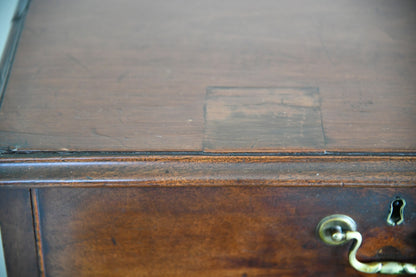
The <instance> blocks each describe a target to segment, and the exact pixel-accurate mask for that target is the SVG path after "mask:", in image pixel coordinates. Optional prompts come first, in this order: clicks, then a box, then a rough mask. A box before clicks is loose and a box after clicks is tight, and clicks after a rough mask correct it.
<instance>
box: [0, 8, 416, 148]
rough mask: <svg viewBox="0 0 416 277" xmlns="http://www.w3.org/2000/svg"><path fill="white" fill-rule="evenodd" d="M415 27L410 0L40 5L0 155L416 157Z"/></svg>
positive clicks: (21, 56)
mask: <svg viewBox="0 0 416 277" xmlns="http://www.w3.org/2000/svg"><path fill="white" fill-rule="evenodd" d="M305 2H307V1H305ZM415 27H416V2H414V1H401V0H400V1H358V0H357V1H331V0H319V1H311V2H307V3H301V2H300V1H275V0H257V1H241V0H238V1H237V0H229V1H224V0H212V1H197V0H192V1H191V0H189V1H187V0H172V1H154V0H152V1H128V0H121V1H117V3H115V2H114V1H108V0H106V1H102V0H100V1H98V0H72V1H63V0H34V1H32V4H31V6H30V8H29V13H28V15H27V19H26V23H25V27H24V30H23V32H22V37H21V40H20V45H19V47H18V50H17V53H16V58H15V62H14V65H13V69H12V73H11V76H10V80H9V83H8V88H7V90H6V93H5V96H4V99H3V103H2V106H1V108H0V148H1V149H2V150H7V149H9V150H51V151H63V150H74V151H206V152H215V151H235V152H248V151H249V152H252V151H254V152H256V151H257V152H268V151H273V152H282V151H283V152H286V151H324V150H328V151H376V152H383V151H399V152H400V151H415V150H416V139H415V137H416V108H415V107H416V78H415V77H416V28H415Z"/></svg>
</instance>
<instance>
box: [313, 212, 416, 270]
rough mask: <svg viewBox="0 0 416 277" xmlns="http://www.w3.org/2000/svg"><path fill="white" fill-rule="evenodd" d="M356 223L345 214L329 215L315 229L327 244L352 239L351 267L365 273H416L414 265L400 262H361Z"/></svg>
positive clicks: (341, 242)
mask: <svg viewBox="0 0 416 277" xmlns="http://www.w3.org/2000/svg"><path fill="white" fill-rule="evenodd" d="M356 229H357V224H356V223H355V221H354V220H353V219H352V218H351V217H349V216H346V215H338V214H335V215H330V216H327V217H325V218H323V219H322V220H321V221H320V222H319V224H318V226H317V227H316V231H317V234H318V236H319V237H320V238H321V240H322V241H324V242H325V243H327V244H329V245H340V244H344V243H346V242H348V241H353V244H352V245H351V249H350V252H349V254H348V259H349V262H350V264H351V266H352V267H353V268H355V269H356V270H358V271H361V272H365V273H382V274H416V265H415V264H410V263H400V262H390V261H388V262H372V263H363V262H360V261H359V260H358V259H357V256H356V255H357V251H358V248H360V246H361V243H362V236H361V234H360V233H359V232H357V230H356Z"/></svg>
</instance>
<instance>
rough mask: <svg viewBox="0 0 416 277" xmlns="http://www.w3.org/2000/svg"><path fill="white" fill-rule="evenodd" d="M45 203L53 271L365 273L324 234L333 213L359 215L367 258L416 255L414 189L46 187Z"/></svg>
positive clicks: (68, 273)
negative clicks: (392, 216)
mask: <svg viewBox="0 0 416 277" xmlns="http://www.w3.org/2000/svg"><path fill="white" fill-rule="evenodd" d="M397 194H402V195H405V197H406V200H407V201H408V203H409V209H408V210H407V218H406V222H405V224H403V225H402V226H401V227H400V228H392V227H389V226H387V225H386V224H385V221H384V220H385V218H384V217H385V216H386V215H387V214H386V207H388V205H389V203H390V199H391V198H392V197H394V196H395V195H397ZM39 200H40V203H41V206H42V210H43V214H44V216H43V217H42V219H41V224H42V228H43V230H44V232H43V240H44V243H45V245H46V246H47V249H48V252H47V253H46V256H45V262H46V268H47V275H50V276H56V275H59V276H74V275H77V276H88V275H100V276H137V275H148V276H166V275H170V276H184V275H189V276H214V275H215V276H225V275H235V276H239V275H242V274H244V273H246V274H247V275H248V276H267V275H275V276H364V275H363V274H360V273H357V272H356V271H354V270H353V269H352V268H350V267H349V265H348V260H347V251H348V246H340V247H330V246H327V245H324V244H323V243H321V242H320V241H319V240H318V239H317V238H316V237H315V234H314V232H315V227H316V224H317V223H318V222H319V220H320V219H321V218H322V217H324V216H326V215H328V214H332V213H346V214H348V215H350V216H351V217H353V218H354V219H355V220H356V221H357V223H358V228H359V231H360V232H362V234H363V236H364V243H363V246H362V248H361V250H360V252H359V258H360V259H363V260H369V259H370V260H371V259H372V260H374V259H377V258H380V255H378V254H377V253H378V252H379V250H380V249H386V248H385V247H386V246H388V247H390V248H394V249H396V251H395V252H394V253H393V252H391V251H390V252H389V255H390V256H389V257H390V258H393V259H395V260H411V261H416V247H415V245H414V244H408V243H407V239H408V237H409V236H412V234H413V233H414V224H412V222H414V220H416V218H415V214H416V212H415V207H416V205H415V204H416V194H415V193H414V189H410V188H409V189H404V188H379V189H377V191H376V192H375V191H374V190H373V189H368V188H322V187H320V188H317V187H315V188H314V187H303V188H302V187H298V188H283V187H238V186H235V187H183V188H167V187H158V188H150V187H149V188H78V189H75V188H40V189H39ZM122 209H123V210H124V212H123V213H122V212H121V210H122ZM363 211H365V212H363ZM121 214H122V216H121ZM115 237H116V238H117V244H115V243H114V241H113V239H114V238H115ZM305 245H307V247H305Z"/></svg>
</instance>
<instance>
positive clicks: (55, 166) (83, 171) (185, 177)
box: [0, 155, 416, 189]
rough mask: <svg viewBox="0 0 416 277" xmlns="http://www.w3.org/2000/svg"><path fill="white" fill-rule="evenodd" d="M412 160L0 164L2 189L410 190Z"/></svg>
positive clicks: (143, 159)
mask: <svg viewBox="0 0 416 277" xmlns="http://www.w3.org/2000/svg"><path fill="white" fill-rule="evenodd" d="M415 168H416V157H401V156H396V157H389V156H387V157H374V156H355V157H354V156H351V157H346V156H340V157H333V156H332V157H331V156H328V157H325V156H324V157H319V156H315V157H314V156H300V157H296V156H295V157H290V156H258V157H256V156H186V155H183V156H157V155H155V156H152V155H150V156H149V155H144V156H139V155H138V156H114V157H111V156H103V157H88V156H86V157H50V158H35V157H33V158H20V159H19V158H15V157H11V158H3V159H0V186H2V187H43V186H68V187H93V186H95V187H97V186H98V187H102V186H109V187H111V186H160V185H165V186H235V185H244V186H259V185H265V186H286V187H297V186H322V187H325V186H327V187H330V186H337V187H349V186H366V187H373V188H374V189H376V188H377V189H378V188H379V187H404V186H406V187H413V188H414V187H415V186H416V171H415Z"/></svg>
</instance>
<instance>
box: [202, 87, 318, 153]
mask: <svg viewBox="0 0 416 277" xmlns="http://www.w3.org/2000/svg"><path fill="white" fill-rule="evenodd" d="M204 118H205V133H204V142H203V147H204V151H224V150H239V149H255V151H261V150H266V151H267V150H269V149H288V148H289V149H293V148H298V149H302V148H306V149H322V148H325V134H324V133H323V131H324V129H323V125H322V120H321V119H322V115H321V107H320V98H319V91H318V89H317V88H210V89H209V90H208V92H207V96H206V104H205V107H204Z"/></svg>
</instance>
